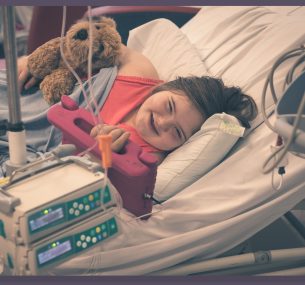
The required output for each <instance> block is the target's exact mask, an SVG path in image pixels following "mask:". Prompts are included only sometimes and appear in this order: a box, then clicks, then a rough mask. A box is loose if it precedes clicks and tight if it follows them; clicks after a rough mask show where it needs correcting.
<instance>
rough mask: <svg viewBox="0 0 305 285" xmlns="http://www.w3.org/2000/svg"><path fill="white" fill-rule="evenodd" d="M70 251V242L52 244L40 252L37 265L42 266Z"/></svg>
mask: <svg viewBox="0 0 305 285" xmlns="http://www.w3.org/2000/svg"><path fill="white" fill-rule="evenodd" d="M71 250H72V244H71V241H70V240H66V241H64V242H62V243H59V244H58V243H54V244H51V245H50V246H49V247H48V248H46V249H45V250H44V251H41V252H40V253H39V254H38V255H37V258H38V263H39V265H43V264H45V263H47V262H49V261H51V260H54V259H55V258H57V257H59V256H62V255H63V254H65V253H67V252H69V251H71Z"/></svg>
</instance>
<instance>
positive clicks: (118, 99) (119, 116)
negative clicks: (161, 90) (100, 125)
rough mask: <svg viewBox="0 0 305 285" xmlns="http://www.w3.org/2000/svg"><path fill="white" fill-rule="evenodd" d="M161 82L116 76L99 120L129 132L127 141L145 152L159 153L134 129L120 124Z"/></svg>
mask: <svg viewBox="0 0 305 285" xmlns="http://www.w3.org/2000/svg"><path fill="white" fill-rule="evenodd" d="M162 82H163V81H161V80H156V79H150V78H142V77H136V76H122V75H118V76H117V77H116V80H115V81H114V83H113V86H112V88H111V90H110V93H109V95H108V98H107V99H106V102H105V104H104V106H103V108H102V110H101V112H100V115H101V118H102V120H103V121H104V122H105V123H106V124H110V125H119V126H120V127H121V128H124V129H125V130H127V131H128V132H130V137H129V139H130V140H131V141H133V142H135V143H136V144H137V145H139V146H140V147H142V149H143V150H145V151H146V152H159V151H160V150H158V149H157V148H155V147H153V146H151V145H149V144H148V143H147V142H146V141H144V140H143V139H142V138H141V137H140V136H139V134H138V133H137V131H136V129H135V128H134V127H132V126H130V125H128V124H125V123H120V122H121V121H122V120H123V119H124V118H125V117H126V116H127V115H128V114H129V113H130V112H131V111H132V110H134V109H135V108H137V107H138V106H139V105H141V104H142V103H143V102H144V101H145V100H146V99H147V98H148V97H149V96H150V91H151V90H152V88H153V87H155V86H156V85H158V84H160V83H162Z"/></svg>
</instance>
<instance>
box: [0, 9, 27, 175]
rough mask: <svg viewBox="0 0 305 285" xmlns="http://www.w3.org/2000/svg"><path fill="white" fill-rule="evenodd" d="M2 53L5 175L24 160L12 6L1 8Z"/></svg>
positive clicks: (23, 139) (24, 152)
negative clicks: (5, 96) (5, 110)
mask: <svg viewBox="0 0 305 285" xmlns="http://www.w3.org/2000/svg"><path fill="white" fill-rule="evenodd" d="M2 10H3V31H4V53H5V61H6V74H7V91H8V107H9V121H8V124H7V128H6V129H7V133H8V142H9V156H10V159H9V160H8V161H7V162H6V170H7V175H10V174H11V173H12V172H13V171H14V170H15V169H16V168H19V167H21V166H24V165H25V164H26V162H27V159H26V155H27V153H26V142H25V130H24V125H23V123H22V121H21V109H20V98H19V95H20V94H19V90H18V80H17V52H16V38H15V12H14V7H13V6H2Z"/></svg>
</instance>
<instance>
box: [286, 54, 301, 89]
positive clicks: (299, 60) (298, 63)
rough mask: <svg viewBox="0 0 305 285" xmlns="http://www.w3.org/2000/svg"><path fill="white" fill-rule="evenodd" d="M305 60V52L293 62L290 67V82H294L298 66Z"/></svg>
mask: <svg viewBox="0 0 305 285" xmlns="http://www.w3.org/2000/svg"><path fill="white" fill-rule="evenodd" d="M304 60H305V54H304V55H302V56H300V57H299V58H298V59H297V61H296V62H295V63H294V64H293V66H292V67H291V68H290V70H289V72H288V84H290V83H291V82H292V79H293V74H294V71H295V70H296V68H297V67H298V66H299V65H300V64H301V63H302V62H303V61H304Z"/></svg>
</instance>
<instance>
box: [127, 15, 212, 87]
mask: <svg viewBox="0 0 305 285" xmlns="http://www.w3.org/2000/svg"><path fill="white" fill-rule="evenodd" d="M127 46H128V47H130V48H132V49H134V50H137V51H139V52H140V53H142V54H144V55H145V56H147V57H148V58H149V59H150V61H151V62H152V64H153V65H154V66H155V68H156V69H157V71H158V74H159V77H160V79H163V80H165V81H167V80H172V79H175V78H176V77H177V76H187V75H196V76H202V75H205V74H207V71H206V69H205V67H204V65H203V63H202V60H201V58H200V56H199V54H198V52H197V50H196V49H195V48H194V47H193V46H192V45H191V43H190V42H189V40H188V38H187V37H186V36H185V35H184V34H183V33H182V32H181V31H180V29H179V28H178V27H177V26H176V25H175V24H174V23H173V22H171V21H169V20H167V19H157V20H154V21H151V22H148V23H146V24H144V25H142V26H140V27H138V28H136V29H134V30H131V31H130V33H129V38H128V43H127Z"/></svg>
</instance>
